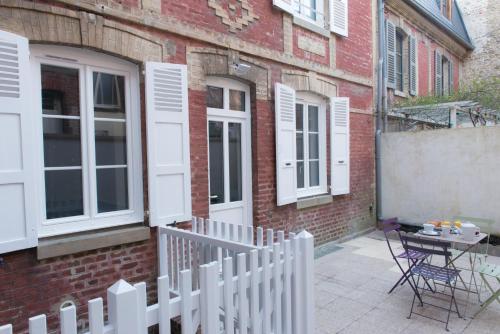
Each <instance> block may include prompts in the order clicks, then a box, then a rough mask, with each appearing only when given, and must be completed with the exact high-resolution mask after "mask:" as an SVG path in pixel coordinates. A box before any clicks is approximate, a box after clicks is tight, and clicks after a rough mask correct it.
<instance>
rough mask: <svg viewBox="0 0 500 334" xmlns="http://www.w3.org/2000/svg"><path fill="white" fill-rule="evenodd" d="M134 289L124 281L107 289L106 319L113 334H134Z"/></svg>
mask: <svg viewBox="0 0 500 334" xmlns="http://www.w3.org/2000/svg"><path fill="white" fill-rule="evenodd" d="M137 313H138V308H137V295H136V289H135V288H134V287H133V286H132V285H130V284H129V283H127V282H126V281H124V280H119V281H118V282H116V283H115V284H113V285H112V286H111V287H110V288H108V319H109V323H110V324H112V325H113V328H114V330H115V334H136V333H137V328H138V326H137V324H138V316H137Z"/></svg>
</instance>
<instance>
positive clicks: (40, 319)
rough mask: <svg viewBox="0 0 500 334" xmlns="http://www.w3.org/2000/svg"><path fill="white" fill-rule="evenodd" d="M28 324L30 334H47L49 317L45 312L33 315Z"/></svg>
mask: <svg viewBox="0 0 500 334" xmlns="http://www.w3.org/2000/svg"><path fill="white" fill-rule="evenodd" d="M28 324H29V326H28V331H29V334H47V318H46V316H45V314H41V315H37V316H36V317H31V318H30V319H29V323H28Z"/></svg>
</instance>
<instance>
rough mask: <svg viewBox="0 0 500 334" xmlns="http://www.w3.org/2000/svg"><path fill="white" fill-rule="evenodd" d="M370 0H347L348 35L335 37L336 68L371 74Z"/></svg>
mask: <svg viewBox="0 0 500 334" xmlns="http://www.w3.org/2000/svg"><path fill="white" fill-rule="evenodd" d="M371 3H372V2H371V1H367V0H349V37H347V38H345V37H340V36H337V37H336V44H337V50H336V52H337V54H336V55H337V59H336V63H337V68H339V69H342V70H345V71H348V72H351V73H354V74H358V75H362V76H366V77H372V76H373V59H372V58H373V53H372V44H373V43H372V38H373V35H372V15H371V14H372V7H371Z"/></svg>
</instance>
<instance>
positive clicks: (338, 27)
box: [330, 0, 349, 37]
mask: <svg viewBox="0 0 500 334" xmlns="http://www.w3.org/2000/svg"><path fill="white" fill-rule="evenodd" d="M330 30H331V31H332V32H334V33H336V34H339V35H341V36H344V37H347V36H348V31H349V4H348V0H330Z"/></svg>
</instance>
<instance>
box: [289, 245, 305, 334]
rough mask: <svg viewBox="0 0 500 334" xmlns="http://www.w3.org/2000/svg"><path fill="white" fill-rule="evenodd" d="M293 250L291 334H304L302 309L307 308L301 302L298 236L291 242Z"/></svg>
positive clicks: (300, 255)
mask: <svg viewBox="0 0 500 334" xmlns="http://www.w3.org/2000/svg"><path fill="white" fill-rule="evenodd" d="M292 249H293V266H292V269H293V280H292V291H293V303H292V319H293V322H292V323H293V334H302V333H304V331H303V328H304V321H303V319H302V317H303V314H304V312H303V309H304V308H305V307H307V306H306V305H303V301H302V286H303V285H302V278H301V276H302V275H301V274H302V273H301V270H302V261H301V260H302V254H301V253H300V241H299V238H298V236H295V237H294V239H293V240H292Z"/></svg>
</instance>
